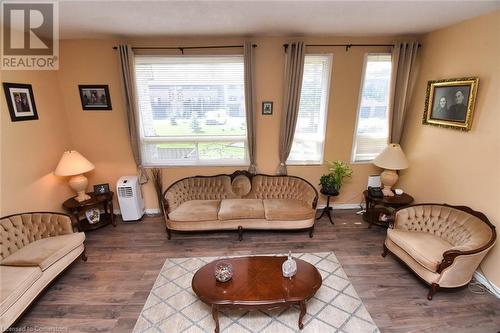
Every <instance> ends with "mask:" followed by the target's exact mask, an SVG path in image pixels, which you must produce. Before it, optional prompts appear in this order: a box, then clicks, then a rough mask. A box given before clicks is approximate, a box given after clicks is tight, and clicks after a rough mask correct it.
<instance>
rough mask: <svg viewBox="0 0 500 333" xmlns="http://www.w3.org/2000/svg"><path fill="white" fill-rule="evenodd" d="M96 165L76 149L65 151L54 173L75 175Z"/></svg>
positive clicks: (57, 174)
mask: <svg viewBox="0 0 500 333" xmlns="http://www.w3.org/2000/svg"><path fill="white" fill-rule="evenodd" d="M94 168H95V166H94V165H93V164H92V163H90V162H89V160H87V159H86V158H85V157H83V156H82V154H80V153H79V152H77V151H75V150H69V151H65V152H64V153H63V155H62V157H61V160H60V161H59V164H57V167H56V170H55V171H54V174H55V175H56V176H74V175H79V174H82V173H85V172H88V171H90V170H93V169H94Z"/></svg>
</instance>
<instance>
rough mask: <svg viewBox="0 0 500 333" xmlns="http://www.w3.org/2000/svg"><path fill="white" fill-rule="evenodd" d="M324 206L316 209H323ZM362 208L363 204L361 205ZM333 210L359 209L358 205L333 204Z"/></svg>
mask: <svg viewBox="0 0 500 333" xmlns="http://www.w3.org/2000/svg"><path fill="white" fill-rule="evenodd" d="M325 207H326V205H325V204H321V205H318V207H317V209H323V208H325ZM363 207H364V204H363ZM332 208H333V209H361V208H360V206H359V204H333V205H332Z"/></svg>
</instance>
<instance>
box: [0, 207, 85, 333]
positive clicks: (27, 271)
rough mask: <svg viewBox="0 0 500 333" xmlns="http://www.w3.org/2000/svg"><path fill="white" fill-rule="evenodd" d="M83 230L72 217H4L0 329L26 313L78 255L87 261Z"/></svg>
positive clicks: (1, 222) (1, 221)
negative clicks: (79, 230)
mask: <svg viewBox="0 0 500 333" xmlns="http://www.w3.org/2000/svg"><path fill="white" fill-rule="evenodd" d="M84 240H85V234H84V233H83V232H77V233H73V226H72V223H71V219H70V217H69V216H67V215H64V214H59V213H45V212H43V213H24V214H16V215H11V216H7V217H3V218H1V219H0V298H1V304H0V313H1V315H0V329H1V331H2V332H3V331H4V330H7V329H8V328H9V326H10V325H12V324H13V323H14V322H15V321H16V319H17V318H18V317H19V316H21V315H22V313H23V312H24V311H25V310H26V308H27V307H28V306H29V305H30V304H31V303H32V302H33V300H35V298H36V297H37V296H38V294H39V293H40V292H42V291H43V290H44V289H45V287H47V285H48V284H49V283H50V282H51V281H52V280H54V279H55V278H56V277H57V276H58V275H59V274H60V273H61V272H62V271H63V270H64V269H65V268H67V267H68V266H69V265H70V264H71V263H72V262H73V261H74V260H75V259H76V258H78V257H79V256H82V258H83V260H87V258H86V256H85V251H84V245H83V242H84Z"/></svg>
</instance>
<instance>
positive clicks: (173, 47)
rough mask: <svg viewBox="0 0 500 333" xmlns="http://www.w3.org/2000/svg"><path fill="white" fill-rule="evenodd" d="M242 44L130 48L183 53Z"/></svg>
mask: <svg viewBox="0 0 500 333" xmlns="http://www.w3.org/2000/svg"><path fill="white" fill-rule="evenodd" d="M243 46H244V45H211V46H135V47H134V46H133V47H132V50H179V51H181V52H182V53H184V50H196V49H231V48H238V47H243ZM252 47H257V44H252ZM113 49H114V50H117V49H118V46H113Z"/></svg>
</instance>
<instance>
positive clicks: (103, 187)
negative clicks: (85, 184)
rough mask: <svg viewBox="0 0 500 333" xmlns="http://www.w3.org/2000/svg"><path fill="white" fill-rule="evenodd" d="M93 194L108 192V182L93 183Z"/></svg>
mask: <svg viewBox="0 0 500 333" xmlns="http://www.w3.org/2000/svg"><path fill="white" fill-rule="evenodd" d="M94 193H95V194H104V193H109V184H97V185H94Z"/></svg>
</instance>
